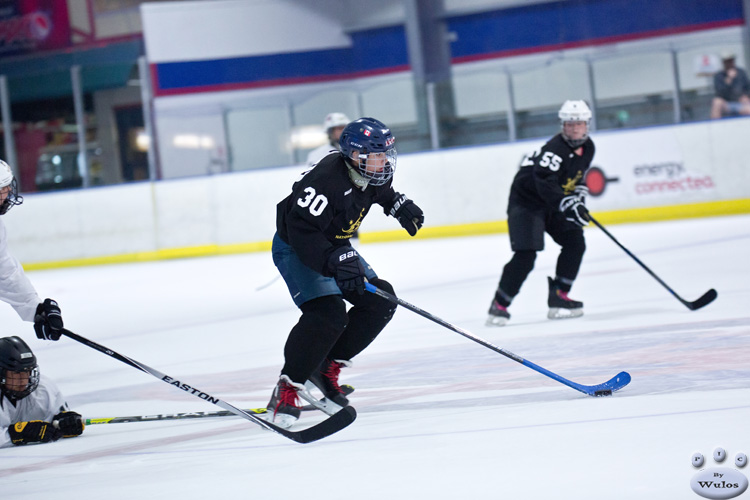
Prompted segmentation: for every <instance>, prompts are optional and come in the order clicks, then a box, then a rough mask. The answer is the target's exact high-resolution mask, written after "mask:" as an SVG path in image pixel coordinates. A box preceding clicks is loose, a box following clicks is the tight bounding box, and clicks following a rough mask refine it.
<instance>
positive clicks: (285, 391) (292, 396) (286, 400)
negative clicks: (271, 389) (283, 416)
mask: <svg viewBox="0 0 750 500" xmlns="http://www.w3.org/2000/svg"><path fill="white" fill-rule="evenodd" d="M282 406H293V407H295V408H299V407H300V406H299V396H297V389H296V388H294V387H293V386H291V385H289V384H287V383H286V382H281V384H279V399H278V401H277V402H276V406H275V407H274V409H273V414H274V415H276V413H278V411H279V408H280V407H282Z"/></svg>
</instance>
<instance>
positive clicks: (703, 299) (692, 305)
mask: <svg viewBox="0 0 750 500" xmlns="http://www.w3.org/2000/svg"><path fill="white" fill-rule="evenodd" d="M588 216H589V220H590V221H591V222H593V223H594V224H596V226H597V227H598V228H599V229H601V230H602V231H604V234H606V235H607V236H609V237H610V239H611V240H612V241H614V242H615V244H616V245H617V246H618V247H620V248H622V249H623V250H624V251H625V253H626V254H628V255H630V257H632V258H633V260H634V261H636V262H637V263H638V264H639V265H640V266H641V267H642V268H643V269H645V270H646V272H647V273H648V274H650V275H651V277H652V278H654V279H655V280H656V281H658V282H659V283H660V284H661V286H663V287H664V288H666V289H667V290H668V291H669V293H671V294H672V295H674V296H675V298H676V299H677V300H679V301H680V302H682V303H683V304H684V305H685V307H687V308H688V309H690V310H691V311H695V310H696V309H700V308H701V307H703V306H707V305H708V304H710V303H711V302H713V301H714V299H716V297H717V295H718V294H717V293H716V290H714V289H713V288H712V289H710V290H709V291H707V292H706V293H704V294H703V295H701V296H700V297H699V298H698V299H697V300H694V301H692V302H690V301H688V300H685V299H683V298H682V297H680V296H679V295H677V292H675V291H674V290H672V289H671V288H670V287H669V286H668V285H667V284H666V283H664V282H663V281H662V280H661V278H659V277H658V276H657V275H656V274H655V273H654V272H653V271H652V270H651V269H649V268H648V267H647V266H646V264H644V263H643V262H641V261H640V259H638V257H636V256H635V255H633V253H632V252H631V251H630V250H628V249H627V248H625V247H624V246H623V245H622V243H620V242H619V241H617V239H615V237H614V236H612V234H611V233H610V232H609V231H607V229H606V228H605V227H604V226H602V225H601V224H600V223H599V221H598V220H596V219H594V218H593V217H592V216H591V214H588Z"/></svg>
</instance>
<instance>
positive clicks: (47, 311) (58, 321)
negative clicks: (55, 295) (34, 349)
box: [34, 299, 63, 340]
mask: <svg viewBox="0 0 750 500" xmlns="http://www.w3.org/2000/svg"><path fill="white" fill-rule="evenodd" d="M62 328H63V320H62V313H61V312H60V306H58V305H57V302H55V301H54V300H52V299H44V302H42V303H41V304H39V305H38V306H36V314H35V315H34V331H35V332H36V336H37V338H40V339H45V340H59V339H60V335H62Z"/></svg>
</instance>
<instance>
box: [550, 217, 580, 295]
mask: <svg viewBox="0 0 750 500" xmlns="http://www.w3.org/2000/svg"><path fill="white" fill-rule="evenodd" d="M557 243H559V244H560V246H561V247H562V248H561V249H560V255H559V256H558V258H557V267H556V268H555V272H556V273H557V278H561V279H559V280H558V279H556V281H557V282H558V283H559V284H560V289H561V290H562V291H563V292H569V291H570V287H571V285H572V284H573V282H574V281H575V279H576V277H577V276H578V271H579V270H580V269H581V262H582V261H583V254H584V252H586V241H585V240H584V239H583V231H568V232H566V233H563V235H562V236H561V237H560V238H559V239H558V241H557Z"/></svg>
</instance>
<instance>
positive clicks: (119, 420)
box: [84, 384, 354, 425]
mask: <svg viewBox="0 0 750 500" xmlns="http://www.w3.org/2000/svg"><path fill="white" fill-rule="evenodd" d="M341 390H342V392H343V393H344V395H349V394H351V393H352V392H354V387H352V386H350V385H347V384H344V385H342V386H341ZM300 410H302V411H312V410H317V408H315V407H314V406H313V405H310V404H307V405H304V406H302V408H300ZM242 411H244V412H247V413H253V414H255V415H263V414H264V413H267V412H268V409H267V408H246V409H244V410H242ZM231 416H236V415H235V414H234V413H232V412H231V411H226V410H221V411H188V412H182V413H159V414H156V415H133V416H130V417H100V418H87V419H86V420H85V422H84V423H85V424H86V425H98V424H127V423H130V422H156V421H159V420H185V419H188V418H207V417H231Z"/></svg>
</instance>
